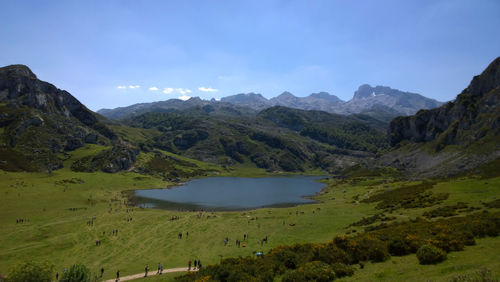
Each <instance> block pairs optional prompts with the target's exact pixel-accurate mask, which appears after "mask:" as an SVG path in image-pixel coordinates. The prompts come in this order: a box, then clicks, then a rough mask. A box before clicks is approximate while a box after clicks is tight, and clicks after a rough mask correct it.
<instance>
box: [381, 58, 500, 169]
mask: <svg viewBox="0 0 500 282" xmlns="http://www.w3.org/2000/svg"><path fill="white" fill-rule="evenodd" d="M499 102H500V58H497V59H496V60H494V61H493V62H492V63H491V64H490V65H489V66H488V67H487V68H486V70H484V71H483V73H481V74H480V75H478V76H475V77H474V78H473V79H472V81H471V83H470V85H469V86H468V87H467V88H466V89H464V90H463V91H462V93H461V94H459V95H458V96H457V98H456V99H455V101H453V102H449V103H447V104H445V105H443V106H441V107H439V108H437V109H432V110H421V111H419V112H418V113H417V114H415V115H413V116H409V117H398V118H395V119H394V120H392V121H391V123H390V126H389V129H388V138H389V142H390V145H391V146H392V150H390V151H389V152H387V153H386V154H383V155H382V156H381V157H380V158H379V160H378V161H379V163H380V164H381V165H383V166H387V165H389V166H393V167H396V168H398V169H401V170H405V171H407V172H408V175H413V176H415V177H422V178H423V177H432V176H452V175H457V174H460V173H463V172H464V171H471V170H473V169H474V170H475V169H476V168H477V167H480V166H481V165H484V164H486V163H488V162H490V161H494V160H495V159H497V158H499V157H500V108H499V107H498V105H499Z"/></svg>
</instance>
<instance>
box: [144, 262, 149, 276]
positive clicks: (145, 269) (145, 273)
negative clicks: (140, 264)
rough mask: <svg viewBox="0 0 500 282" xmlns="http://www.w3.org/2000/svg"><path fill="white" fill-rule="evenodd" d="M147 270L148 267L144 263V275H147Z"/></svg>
mask: <svg viewBox="0 0 500 282" xmlns="http://www.w3.org/2000/svg"><path fill="white" fill-rule="evenodd" d="M148 270H149V267H148V266H147V265H146V267H144V277H148Z"/></svg>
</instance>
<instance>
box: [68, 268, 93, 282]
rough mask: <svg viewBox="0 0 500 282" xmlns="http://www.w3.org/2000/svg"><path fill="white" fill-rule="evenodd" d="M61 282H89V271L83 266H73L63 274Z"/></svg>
mask: <svg viewBox="0 0 500 282" xmlns="http://www.w3.org/2000/svg"><path fill="white" fill-rule="evenodd" d="M61 281H64V282H89V281H90V270H89V269H88V268H87V267H86V266H85V265H83V264H73V265H72V266H71V267H70V268H69V270H68V271H66V272H64V273H63V275H62V277H61Z"/></svg>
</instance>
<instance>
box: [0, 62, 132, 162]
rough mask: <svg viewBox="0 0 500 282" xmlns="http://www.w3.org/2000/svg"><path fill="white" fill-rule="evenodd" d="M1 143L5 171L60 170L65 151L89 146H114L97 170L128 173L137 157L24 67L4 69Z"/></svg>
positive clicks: (1, 76) (64, 94) (76, 104)
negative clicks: (124, 171) (123, 170)
mask: <svg viewBox="0 0 500 282" xmlns="http://www.w3.org/2000/svg"><path fill="white" fill-rule="evenodd" d="M0 142H1V148H0V159H1V160H2V162H1V163H0V168H1V169H5V170H48V171H51V170H54V169H58V168H61V167H62V164H63V162H62V160H63V159H64V154H65V152H69V151H73V150H75V149H78V148H80V147H82V146H83V145H84V144H85V143H87V144H99V145H105V146H112V147H111V148H110V149H109V150H107V151H106V152H104V153H103V154H102V155H101V157H100V160H101V162H100V163H101V166H100V167H98V168H96V169H103V170H106V171H109V172H114V171H117V170H120V169H126V168H128V167H129V166H130V164H131V163H132V162H133V161H134V158H135V154H133V153H132V152H131V151H130V150H129V149H128V148H127V146H125V145H123V144H120V140H119V138H118V137H117V136H116V134H115V133H114V132H113V131H112V130H110V129H109V128H108V127H107V126H106V125H104V124H103V122H102V121H101V120H100V117H99V116H97V115H96V114H95V113H93V112H92V111H90V110H88V109H87V108H86V107H85V106H84V105H82V104H81V103H80V102H79V101H78V100H77V99H76V98H75V97H73V96H72V95H71V94H70V93H68V92H66V91H64V90H60V89H57V88H56V87H55V86H54V85H52V84H50V83H47V82H44V81H40V80H38V79H37V77H36V75H35V74H33V72H31V70H30V69H29V68H28V67H26V66H24V65H11V66H7V67H3V68H0Z"/></svg>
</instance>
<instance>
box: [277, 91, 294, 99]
mask: <svg viewBox="0 0 500 282" xmlns="http://www.w3.org/2000/svg"><path fill="white" fill-rule="evenodd" d="M288 97H290V98H295V95H293V94H292V93H290V92H288V91H285V92H283V93H281V94H280V95H278V96H277V97H276V98H288Z"/></svg>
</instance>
